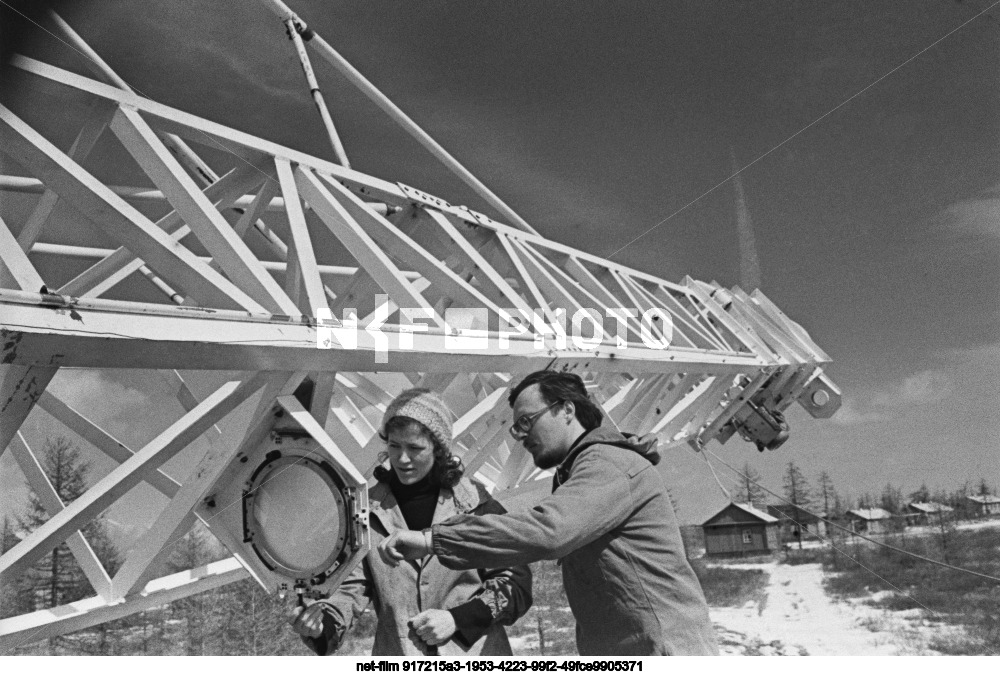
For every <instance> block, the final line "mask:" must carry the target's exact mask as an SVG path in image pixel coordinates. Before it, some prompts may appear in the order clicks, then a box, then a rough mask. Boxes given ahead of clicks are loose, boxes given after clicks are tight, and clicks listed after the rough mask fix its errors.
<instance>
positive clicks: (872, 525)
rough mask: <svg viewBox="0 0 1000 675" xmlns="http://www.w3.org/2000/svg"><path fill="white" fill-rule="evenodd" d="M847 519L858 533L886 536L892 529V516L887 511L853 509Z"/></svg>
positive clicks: (848, 513)
mask: <svg viewBox="0 0 1000 675" xmlns="http://www.w3.org/2000/svg"><path fill="white" fill-rule="evenodd" d="M847 519H848V521H850V523H851V529H852V530H854V531H855V532H858V533H867V534H885V533H886V532H889V531H890V530H891V529H892V514H891V513H889V512H888V511H886V510H885V509H851V510H850V511H848V512H847Z"/></svg>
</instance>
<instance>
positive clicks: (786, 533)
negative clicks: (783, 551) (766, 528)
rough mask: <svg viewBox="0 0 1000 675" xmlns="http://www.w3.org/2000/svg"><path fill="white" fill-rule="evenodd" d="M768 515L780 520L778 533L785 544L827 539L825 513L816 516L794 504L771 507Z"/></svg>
mask: <svg viewBox="0 0 1000 675" xmlns="http://www.w3.org/2000/svg"><path fill="white" fill-rule="evenodd" d="M767 513H768V514H769V515H771V516H773V517H775V518H777V519H778V531H779V533H780V534H781V541H782V542H785V543H794V542H801V541H803V540H808V539H822V538H824V537H826V523H825V522H824V520H823V519H824V518H826V514H825V513H820V514H814V513H811V512H809V511H807V510H805V509H804V508H802V507H800V506H795V505H794V504H778V505H769V506H768V507H767Z"/></svg>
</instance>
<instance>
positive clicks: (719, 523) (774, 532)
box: [701, 502, 781, 556]
mask: <svg viewBox="0 0 1000 675" xmlns="http://www.w3.org/2000/svg"><path fill="white" fill-rule="evenodd" d="M701 527H702V530H703V531H704V533H705V555H710V556H713V555H714V556H747V555H767V554H770V553H774V552H776V551H778V550H780V548H781V543H780V541H779V540H778V519H777V518H775V517H774V516H771V515H768V514H767V513H764V512H763V511H759V510H757V509H755V508H754V507H753V506H751V505H750V504H738V503H736V502H732V503H730V504H729V505H728V506H726V507H725V508H724V509H722V510H721V511H719V512H718V513H716V514H715V515H714V516H712V517H711V518H709V519H708V520H706V521H705V522H704V523H702V525H701Z"/></svg>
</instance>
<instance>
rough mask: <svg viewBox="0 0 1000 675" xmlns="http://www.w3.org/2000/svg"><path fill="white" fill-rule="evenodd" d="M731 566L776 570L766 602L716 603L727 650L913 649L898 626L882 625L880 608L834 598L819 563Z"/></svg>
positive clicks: (857, 651) (715, 615) (716, 617)
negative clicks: (826, 587) (901, 641)
mask: <svg viewBox="0 0 1000 675" xmlns="http://www.w3.org/2000/svg"><path fill="white" fill-rule="evenodd" d="M727 567H734V568H744V569H760V570H763V571H764V572H766V573H767V574H769V575H770V581H769V583H768V586H767V591H766V592H767V596H766V599H765V600H764V601H763V602H758V601H750V602H748V603H747V604H746V605H744V606H743V607H738V608H736V607H723V608H712V609H711V612H710V613H711V616H712V621H713V622H714V623H715V627H716V630H717V632H718V634H719V641H720V645H721V647H722V651H723V652H724V653H728V654H803V655H804V654H809V655H847V654H851V655H871V656H876V655H895V654H899V653H900V652H901V651H902V652H906V653H912V651H910V648H909V646H908V645H905V646H904V645H900V644H896V643H897V641H898V639H897V638H898V632H896V631H892V630H888V631H883V630H881V629H880V625H879V623H880V622H879V621H878V620H877V617H878V616H879V615H880V614H882V612H880V611H879V610H875V609H872V608H868V607H860V606H857V605H854V604H847V603H838V602H834V601H833V600H831V599H830V598H829V597H828V596H827V595H826V593H825V592H824V590H823V571H822V569H821V567H820V565H819V564H808V565H783V564H778V563H765V564H759V565H738V564H733V565H727ZM761 605H763V606H761ZM873 629H874V630H873Z"/></svg>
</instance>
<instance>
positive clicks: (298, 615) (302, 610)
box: [285, 600, 323, 638]
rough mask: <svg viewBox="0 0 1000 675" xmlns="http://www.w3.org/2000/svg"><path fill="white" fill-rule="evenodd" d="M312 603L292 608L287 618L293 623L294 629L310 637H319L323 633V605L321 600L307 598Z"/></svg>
mask: <svg viewBox="0 0 1000 675" xmlns="http://www.w3.org/2000/svg"><path fill="white" fill-rule="evenodd" d="M305 602H309V603H310V604H309V605H307V606H305V607H303V606H302V605H299V606H297V607H292V608H290V609H289V610H288V611H287V612H286V613H285V618H286V619H287V620H288V623H290V624H291V626H292V630H293V631H295V632H296V633H298V634H299V635H303V636H305V637H310V638H318V637H320V636H321V635H322V634H323V605H322V604H321V603H319V602H315V601H309V600H306V601H305Z"/></svg>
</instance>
